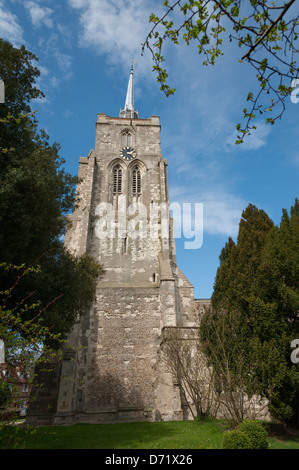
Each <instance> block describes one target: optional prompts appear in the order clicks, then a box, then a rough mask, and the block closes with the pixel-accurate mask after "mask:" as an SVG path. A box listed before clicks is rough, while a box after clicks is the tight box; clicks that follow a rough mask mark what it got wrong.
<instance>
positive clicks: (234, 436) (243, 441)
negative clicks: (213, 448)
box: [222, 429, 252, 449]
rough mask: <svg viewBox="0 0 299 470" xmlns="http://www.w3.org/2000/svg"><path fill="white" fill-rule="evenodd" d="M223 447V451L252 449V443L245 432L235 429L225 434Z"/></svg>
mask: <svg viewBox="0 0 299 470" xmlns="http://www.w3.org/2000/svg"><path fill="white" fill-rule="evenodd" d="M222 447H223V449H252V443H251V440H250V438H249V437H248V435H247V434H245V432H242V431H239V430H238V429H234V430H233V431H227V432H225V433H224V436H223V444H222Z"/></svg>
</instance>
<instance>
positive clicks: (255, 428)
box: [238, 419, 269, 449]
mask: <svg viewBox="0 0 299 470" xmlns="http://www.w3.org/2000/svg"><path fill="white" fill-rule="evenodd" d="M238 430H239V431H242V432H243V433H245V434H246V435H247V436H248V437H249V439H250V440H251V442H252V448H253V449H268V447H269V442H268V433H267V431H266V429H265V428H264V426H263V425H262V423H260V422H259V421H255V420H254V419H244V421H242V423H241V424H239V426H238Z"/></svg>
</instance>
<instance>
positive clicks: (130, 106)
mask: <svg viewBox="0 0 299 470" xmlns="http://www.w3.org/2000/svg"><path fill="white" fill-rule="evenodd" d="M133 62H134V61H133V60H132V65H131V72H130V76H129V83H128V89H127V96H126V103H125V108H124V109H121V108H120V113H119V117H123V118H131V119H138V111H134V86H133V75H134V74H133Z"/></svg>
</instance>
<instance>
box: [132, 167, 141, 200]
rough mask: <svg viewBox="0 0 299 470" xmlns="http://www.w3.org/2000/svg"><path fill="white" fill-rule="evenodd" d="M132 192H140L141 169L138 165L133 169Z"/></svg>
mask: <svg viewBox="0 0 299 470" xmlns="http://www.w3.org/2000/svg"><path fill="white" fill-rule="evenodd" d="M132 190H133V194H141V171H140V168H139V167H138V166H135V168H134V169H133V186H132Z"/></svg>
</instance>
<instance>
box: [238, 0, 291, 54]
mask: <svg viewBox="0 0 299 470" xmlns="http://www.w3.org/2000/svg"><path fill="white" fill-rule="evenodd" d="M294 2H295V0H290V1H289V2H288V3H286V4H285V6H284V8H283V10H282V11H281V13H280V14H279V15H278V17H277V18H276V20H274V21H272V22H271V24H270V25H269V26H268V28H267V29H266V31H264V33H263V34H262V35H261V37H260V38H259V40H258V41H257V42H256V43H255V44H253V46H251V48H250V49H249V51H247V52H246V54H245V55H243V57H241V60H244V59H247V58H248V57H249V56H250V54H251V53H252V51H254V49H256V47H257V46H258V45H259V44H260V43H261V42H262V41H263V40H264V39H265V37H266V36H268V34H269V33H270V31H271V30H272V29H273V28H274V26H275V25H276V24H277V23H278V21H279V20H281V18H282V17H283V16H284V15H285V13H286V12H287V11H288V9H289V8H290V7H291V6H292V5H293V3H294Z"/></svg>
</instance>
